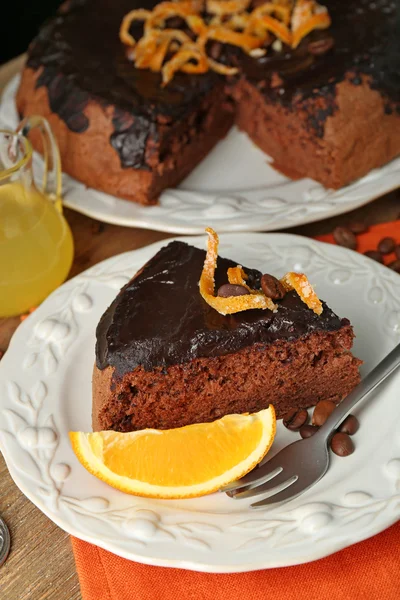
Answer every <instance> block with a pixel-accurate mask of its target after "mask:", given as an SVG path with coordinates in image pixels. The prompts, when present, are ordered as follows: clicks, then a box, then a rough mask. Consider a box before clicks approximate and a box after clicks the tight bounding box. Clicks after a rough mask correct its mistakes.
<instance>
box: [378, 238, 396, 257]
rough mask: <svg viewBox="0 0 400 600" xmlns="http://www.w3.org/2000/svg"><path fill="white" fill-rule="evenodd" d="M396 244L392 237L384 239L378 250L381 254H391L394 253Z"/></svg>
mask: <svg viewBox="0 0 400 600" xmlns="http://www.w3.org/2000/svg"><path fill="white" fill-rule="evenodd" d="M395 247H396V242H395V241H394V239H393V238H391V237H385V238H382V239H381V241H380V242H379V244H378V250H379V252H380V253H381V254H390V253H391V252H393V251H394V249H395Z"/></svg>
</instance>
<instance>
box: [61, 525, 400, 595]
mask: <svg viewBox="0 0 400 600" xmlns="http://www.w3.org/2000/svg"><path fill="white" fill-rule="evenodd" d="M72 547H73V550H74V554H75V561H76V566H77V570H78V574H79V579H80V583H81V591H82V597H83V600H230V599H232V600H328V599H329V600H339V598H340V600H398V598H399V584H398V575H399V567H400V564H399V563H400V560H399V547H400V524H399V523H397V525H393V526H392V527H390V528H389V529H387V530H386V531H384V532H383V533H380V534H379V535H376V536H375V537H373V538H370V539H369V540H366V541H365V542H361V543H359V544H356V545H355V546H351V547H350V548H346V549H345V550H342V551H341V552H338V553H336V554H333V555H331V556H328V557H327V558H323V559H321V560H318V561H316V562H312V563H308V564H305V565H299V566H297V567H286V568H283V569H269V570H265V571H254V572H252V573H238V574H233V575H221V574H218V575H215V574H210V573H196V572H193V571H184V570H182V569H167V568H163V567H149V566H148V565H142V564H140V563H134V562H130V561H128V560H126V559H124V558H120V557H119V556H115V555H114V554H111V553H110V552H107V551H106V550H101V549H100V548H98V547H97V546H93V545H92V544H88V543H87V542H82V541H81V540H77V539H75V538H72Z"/></svg>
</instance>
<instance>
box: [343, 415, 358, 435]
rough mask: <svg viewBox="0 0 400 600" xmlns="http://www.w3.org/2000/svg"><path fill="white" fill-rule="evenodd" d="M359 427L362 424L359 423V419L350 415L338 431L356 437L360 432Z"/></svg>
mask: <svg viewBox="0 0 400 600" xmlns="http://www.w3.org/2000/svg"><path fill="white" fill-rule="evenodd" d="M359 427H360V423H359V422H358V419H357V417H355V416H354V415H349V416H348V417H346V418H345V420H344V421H343V423H342V424H341V426H340V427H339V429H338V431H341V432H342V433H348V434H349V435H354V434H355V433H356V432H357V431H358V428H359Z"/></svg>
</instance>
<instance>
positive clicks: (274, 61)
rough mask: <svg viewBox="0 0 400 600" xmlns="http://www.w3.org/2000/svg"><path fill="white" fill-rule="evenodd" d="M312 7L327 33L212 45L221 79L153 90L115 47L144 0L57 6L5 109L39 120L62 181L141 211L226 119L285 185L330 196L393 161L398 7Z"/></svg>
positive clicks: (335, 2) (75, 0)
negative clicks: (46, 128)
mask: <svg viewBox="0 0 400 600" xmlns="http://www.w3.org/2000/svg"><path fill="white" fill-rule="evenodd" d="M257 3H258V4H259V3H260V2H257ZM254 4H256V3H254ZM254 4H253V5H254ZM326 4H327V6H328V9H329V13H330V15H331V21H332V25H331V27H329V28H328V29H325V30H315V31H311V33H309V34H308V35H306V36H305V37H304V39H302V41H301V42H300V43H299V45H298V46H297V47H296V48H292V47H289V46H287V45H286V44H282V43H281V41H280V40H276V42H277V43H272V45H269V46H268V49H267V52H266V54H265V55H263V56H259V57H255V56H249V54H247V53H245V52H243V51H242V50H241V49H239V48H238V47H236V46H232V45H230V44H225V45H223V47H222V48H221V44H218V43H212V44H211V46H212V47H208V50H209V52H210V53H211V55H212V56H213V57H216V58H218V61H219V62H221V63H225V64H227V65H231V66H235V67H236V69H237V70H238V73H237V74H236V75H235V76H234V77H222V76H221V75H218V74H216V73H215V72H213V71H211V70H210V71H208V72H206V73H204V74H202V75H198V74H188V73H176V74H175V76H174V78H173V79H172V81H170V82H169V83H168V85H166V86H164V87H162V85H161V82H162V79H161V75H160V73H157V72H152V71H151V70H143V69H137V68H135V66H134V65H133V63H132V61H131V60H130V59H129V57H128V56H127V53H126V48H125V47H124V46H123V44H122V43H121V42H120V40H119V37H118V31H119V27H120V24H121V20H122V18H123V16H124V15H125V14H126V13H128V12H129V11H130V10H131V9H132V8H134V7H135V6H136V7H139V6H140V7H144V8H152V7H153V6H154V5H155V2H153V1H152V0H116V1H115V2H113V3H112V5H111V4H110V2H109V1H108V0H96V2H95V1H94V0H69V1H68V2H66V3H65V4H64V5H62V7H61V8H60V10H59V13H58V14H57V16H56V17H54V18H53V19H51V20H50V21H48V23H47V24H46V25H45V26H44V27H43V29H42V30H41V32H40V33H39V35H38V37H37V38H36V39H35V40H34V41H33V43H32V45H31V47H30V49H29V55H28V60H27V64H26V68H25V69H24V71H23V74H22V81H21V85H20V88H19V91H18V95H17V105H18V110H19V112H20V114H21V115H29V114H41V115H43V116H45V117H47V118H48V119H49V121H50V123H51V125H52V127H53V129H54V131H55V133H56V135H57V138H58V141H59V145H60V150H61V156H62V161H63V165H64V170H65V171H66V172H67V173H69V174H70V175H72V176H74V177H75V178H77V179H79V180H81V181H83V182H84V183H86V184H87V185H89V186H92V187H94V188H96V189H100V190H103V191H106V192H109V193H111V194H114V195H117V196H120V197H123V198H127V199H130V200H134V201H136V202H140V203H143V204H150V203H154V202H155V201H156V200H157V197H158V196H159V194H160V193H161V192H162V190H163V189H165V188H166V187H171V186H174V185H176V184H178V183H179V181H181V180H182V179H183V178H184V177H185V176H186V175H187V174H188V173H189V172H190V171H191V170H192V169H193V168H194V167H195V166H196V165H197V164H198V163H199V161H201V160H202V158H203V157H204V156H205V155H206V154H207V153H208V152H209V151H210V150H211V148H212V147H213V146H214V145H215V143H216V142H217V141H218V140H220V139H221V138H222V137H223V136H224V135H225V134H226V132H227V131H228V129H229V128H230V126H231V125H232V123H233V122H234V120H236V123H237V125H238V126H239V127H240V128H241V129H243V130H244V131H246V132H247V133H248V134H249V136H250V137H251V139H252V140H253V141H254V142H255V143H256V144H257V145H258V146H260V148H262V149H263V150H264V151H265V152H267V153H268V154H269V155H270V156H271V157H272V158H273V160H274V164H275V166H276V167H277V168H279V169H281V170H282V171H283V172H285V173H286V174H288V175H289V176H291V177H305V176H307V177H311V178H313V179H315V180H317V181H320V182H321V183H322V184H324V185H325V186H326V187H332V188H339V187H341V186H343V185H346V184H348V183H350V182H351V181H354V180H355V179H357V178H358V177H361V176H363V175H365V174H366V173H367V172H368V171H369V170H371V169H373V168H376V167H380V166H381V165H383V164H385V163H386V162H388V161H390V160H391V159H393V158H394V157H396V156H397V155H398V154H399V153H400V81H399V77H398V72H399V70H400V27H399V22H400V17H399V14H396V10H397V13H399V10H400V9H399V8H398V7H397V9H396V2H394V1H393V0H377V1H376V2H373V3H372V2H370V1H369V0H355V1H353V2H343V0H329V1H328V0H326ZM169 26H170V25H169ZM135 27H136V29H137V26H135V25H133V26H132V31H136V29H135ZM135 37H137V35H136V34H135ZM234 105H235V111H236V116H235V114H234V112H235V111H234V108H233V107H234Z"/></svg>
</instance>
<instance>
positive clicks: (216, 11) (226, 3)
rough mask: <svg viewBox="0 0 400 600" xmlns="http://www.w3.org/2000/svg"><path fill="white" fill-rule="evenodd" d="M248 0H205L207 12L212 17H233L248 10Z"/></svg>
mask: <svg viewBox="0 0 400 600" xmlns="http://www.w3.org/2000/svg"><path fill="white" fill-rule="evenodd" d="M249 4H250V0H207V4H206V7H207V12H208V13H210V14H212V15H218V16H221V17H222V16H225V15H235V14H238V13H241V12H243V11H244V10H246V8H248V6H249Z"/></svg>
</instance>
